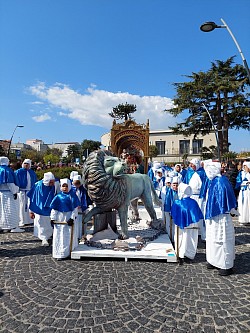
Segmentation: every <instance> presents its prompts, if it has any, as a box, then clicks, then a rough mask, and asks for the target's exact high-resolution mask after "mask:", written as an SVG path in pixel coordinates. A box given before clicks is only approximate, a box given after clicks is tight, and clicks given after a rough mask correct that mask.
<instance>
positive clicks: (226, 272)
mask: <svg viewBox="0 0 250 333" xmlns="http://www.w3.org/2000/svg"><path fill="white" fill-rule="evenodd" d="M233 273H234V271H233V269H232V268H229V269H220V270H219V275H220V276H228V275H231V274H233Z"/></svg>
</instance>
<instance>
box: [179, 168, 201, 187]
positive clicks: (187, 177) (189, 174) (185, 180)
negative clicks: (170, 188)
mask: <svg viewBox="0 0 250 333" xmlns="http://www.w3.org/2000/svg"><path fill="white" fill-rule="evenodd" d="M195 172H197V173H198V175H199V176H200V179H201V181H202V182H203V181H204V180H205V177H206V173H205V170H204V168H202V167H201V168H199V169H198V170H197V171H194V170H193V169H192V168H188V170H187V172H186V174H185V176H184V178H183V179H182V181H183V183H185V184H189V182H190V179H191V178H192V176H193V174H194V173H195Z"/></svg>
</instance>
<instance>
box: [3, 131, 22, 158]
mask: <svg viewBox="0 0 250 333" xmlns="http://www.w3.org/2000/svg"><path fill="white" fill-rule="evenodd" d="M17 127H24V126H23V125H16V127H15V129H14V131H13V133H12V135H11V138H10V144H9V148H8V152H7V156H8V157H9V156H10V146H11V142H12V139H13V136H14V134H15V131H16V129H17Z"/></svg>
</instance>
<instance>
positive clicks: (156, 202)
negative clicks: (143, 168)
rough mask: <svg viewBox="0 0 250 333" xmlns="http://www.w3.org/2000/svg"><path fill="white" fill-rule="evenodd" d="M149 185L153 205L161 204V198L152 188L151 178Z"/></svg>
mask: <svg viewBox="0 0 250 333" xmlns="http://www.w3.org/2000/svg"><path fill="white" fill-rule="evenodd" d="M150 185H151V193H152V196H153V202H154V204H155V205H157V206H160V207H161V205H162V201H161V199H160V198H159V197H158V195H157V193H156V190H155V188H154V184H153V182H152V180H151V179H150Z"/></svg>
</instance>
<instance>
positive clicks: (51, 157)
mask: <svg viewBox="0 0 250 333" xmlns="http://www.w3.org/2000/svg"><path fill="white" fill-rule="evenodd" d="M43 160H44V162H45V163H46V164H47V163H48V162H50V163H51V164H56V163H58V162H60V156H58V155H54V154H52V153H51V154H46V155H44V157H43Z"/></svg>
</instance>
